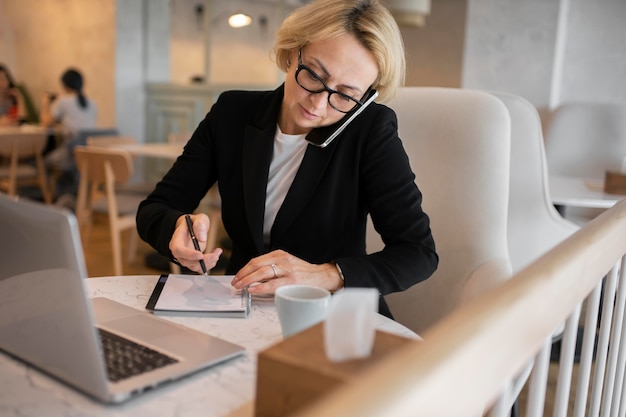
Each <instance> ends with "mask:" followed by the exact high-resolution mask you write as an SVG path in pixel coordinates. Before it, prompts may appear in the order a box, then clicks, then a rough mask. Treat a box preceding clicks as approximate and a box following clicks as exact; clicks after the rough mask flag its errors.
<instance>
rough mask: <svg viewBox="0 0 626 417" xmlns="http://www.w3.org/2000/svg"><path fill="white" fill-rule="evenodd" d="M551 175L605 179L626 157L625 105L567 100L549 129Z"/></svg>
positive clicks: (547, 155)
mask: <svg viewBox="0 0 626 417" xmlns="http://www.w3.org/2000/svg"><path fill="white" fill-rule="evenodd" d="M546 157H547V161H548V169H549V170H550V175H557V176H575V177H582V178H590V179H600V180H603V179H604V174H605V172H606V170H615V171H619V170H620V169H621V164H622V159H623V158H624V157H626V105H624V104H612V103H565V104H562V105H561V106H559V107H558V108H557V109H556V110H555V111H554V113H553V115H552V117H551V120H550V122H549V124H548V128H547V130H546Z"/></svg>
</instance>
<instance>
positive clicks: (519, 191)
mask: <svg viewBox="0 0 626 417" xmlns="http://www.w3.org/2000/svg"><path fill="white" fill-rule="evenodd" d="M490 93H491V94H493V95H494V96H496V97H497V98H498V99H500V100H501V101H502V102H503V103H504V105H505V106H506V107H507V109H508V111H509V115H510V117H511V172H510V179H509V213H508V221H507V226H508V232H507V234H508V244H509V257H510V259H511V265H512V266H513V272H514V273H516V272H518V271H520V270H521V269H522V268H523V267H525V266H526V265H528V264H530V263H531V262H533V261H534V260H536V259H537V258H539V257H540V256H541V255H543V254H544V253H546V252H547V251H549V250H550V249H552V248H553V247H554V246H556V245H557V244H558V243H560V242H561V241H563V240H565V239H566V238H567V237H569V236H570V235H571V234H573V233H574V232H575V231H576V230H578V228H579V226H577V225H576V224H574V223H572V222H571V221H569V220H566V219H564V218H563V217H562V216H561V215H560V214H559V213H558V211H557V210H556V209H555V208H554V205H553V204H552V201H551V199H550V189H549V181H548V166H547V164H546V155H545V149H544V140H543V133H542V130H541V129H542V128H541V120H540V118H539V113H538V112H537V109H536V108H535V107H534V106H533V105H532V104H531V103H530V102H529V101H527V100H526V99H524V98H522V97H519V96H516V95H514V94H509V93H504V92H490Z"/></svg>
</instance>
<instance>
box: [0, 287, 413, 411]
mask: <svg viewBox="0 0 626 417" xmlns="http://www.w3.org/2000/svg"><path fill="white" fill-rule="evenodd" d="M157 278H158V277H157V276H156V275H155V276H123V277H103V278H88V279H86V285H87V292H88V294H89V296H91V297H94V296H102V297H108V298H111V299H114V300H117V301H119V302H121V303H124V304H127V305H130V306H132V307H135V308H138V309H143V308H144V307H145V305H146V303H147V301H148V298H149V296H150V294H151V292H152V289H153V288H154V285H155V284H156V281H157ZM167 319H168V320H171V321H174V322H176V323H180V324H184V325H186V326H189V327H192V328H194V329H197V330H200V331H203V332H205V333H208V334H211V335H213V336H217V337H221V338H223V339H225V340H228V341H230V342H233V343H238V344H240V345H242V346H244V347H245V348H246V353H245V355H243V356H241V357H238V358H235V359H233V360H230V361H227V362H225V363H223V364H220V365H217V366H215V367H212V368H209V369H207V370H204V371H201V372H199V373H197V374H195V375H192V376H190V377H188V378H185V379H182V380H180V381H178V382H175V383H173V384H169V385H166V386H163V387H161V388H159V389H157V390H154V391H152V392H148V393H146V394H144V395H142V396H140V397H138V398H136V399H134V400H131V401H130V402H127V403H124V404H121V405H115V406H106V405H103V404H101V403H98V402H96V401H95V400H91V399H90V398H89V397H86V396H84V395H83V394H81V393H79V392H78V391H75V390H73V389H72V388H69V387H68V386H66V385H64V384H62V383H60V382H58V381H56V380H54V379H52V378H50V377H48V376H46V375H44V374H41V373H40V372H38V371H37V370H35V369H33V368H31V367H29V366H26V365H24V364H23V363H22V362H19V361H16V360H14V359H11V358H10V357H9V356H7V355H6V354H4V353H2V354H0V415H2V416H3V417H8V416H14V417H18V416H19V417H25V416H46V417H54V416H116V417H119V416H133V417H134V416H167V417H171V416H185V417H193V416H202V417H212V416H225V415H227V414H229V413H231V412H232V411H233V410H237V409H240V408H242V407H243V408H246V405H247V404H250V402H251V401H252V400H253V399H254V394H255V384H256V361H257V353H258V352H260V351H262V350H264V349H266V348H267V347H269V346H271V345H273V344H275V343H277V342H279V341H281V340H282V335H281V331H280V324H279V322H278V318H277V315H276V309H275V308H274V300H273V298H260V297H259V298H253V301H252V312H251V313H250V316H249V317H248V318H246V319H241V318H209V317H192V316H185V317H181V316H177V317H167ZM376 327H377V328H378V329H379V330H382V331H387V332H390V333H395V334H399V335H404V336H407V337H411V338H416V337H417V336H416V335H415V333H413V332H412V331H410V330H409V329H407V328H405V327H404V326H402V325H400V324H399V323H397V322H395V321H393V320H390V319H388V318H386V317H384V316H382V315H378V316H377V317H376Z"/></svg>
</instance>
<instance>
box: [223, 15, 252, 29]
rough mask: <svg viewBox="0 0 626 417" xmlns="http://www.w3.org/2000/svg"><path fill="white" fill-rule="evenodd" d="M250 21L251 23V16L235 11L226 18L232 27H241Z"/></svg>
mask: <svg viewBox="0 0 626 417" xmlns="http://www.w3.org/2000/svg"><path fill="white" fill-rule="evenodd" d="M250 23H252V18H251V17H250V16H248V15H247V14H243V13H235V14H233V15H231V16H230V17H229V18H228V24H229V25H230V27H233V28H242V27H244V26H248V25H249V24H250Z"/></svg>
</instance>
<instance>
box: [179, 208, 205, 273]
mask: <svg viewBox="0 0 626 417" xmlns="http://www.w3.org/2000/svg"><path fill="white" fill-rule="evenodd" d="M185 220H186V221H187V229H189V236H191V241H192V242H193V247H194V248H196V250H197V251H198V252H202V251H201V250H200V245H199V244H198V239H197V238H196V234H195V233H194V232H193V222H192V221H191V216H190V215H189V214H185ZM200 267H201V268H202V272H204V275H205V276H207V275H208V272H207V270H206V265H205V263H204V259H200Z"/></svg>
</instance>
